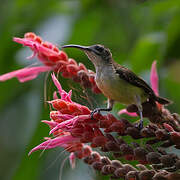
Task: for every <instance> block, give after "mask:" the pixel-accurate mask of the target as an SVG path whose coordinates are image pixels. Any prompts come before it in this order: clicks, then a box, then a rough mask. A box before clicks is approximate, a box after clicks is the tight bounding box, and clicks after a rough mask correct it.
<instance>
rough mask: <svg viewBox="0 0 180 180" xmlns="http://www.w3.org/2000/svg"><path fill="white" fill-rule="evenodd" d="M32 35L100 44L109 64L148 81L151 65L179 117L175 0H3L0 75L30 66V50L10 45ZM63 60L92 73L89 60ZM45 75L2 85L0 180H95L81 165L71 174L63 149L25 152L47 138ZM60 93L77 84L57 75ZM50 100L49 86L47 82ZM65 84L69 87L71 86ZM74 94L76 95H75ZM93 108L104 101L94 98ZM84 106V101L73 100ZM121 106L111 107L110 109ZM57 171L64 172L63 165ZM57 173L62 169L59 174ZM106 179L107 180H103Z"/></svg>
mask: <svg viewBox="0 0 180 180" xmlns="http://www.w3.org/2000/svg"><path fill="white" fill-rule="evenodd" d="M29 31H32V32H35V33H36V34H38V35H40V36H41V37H42V38H43V39H45V40H48V41H51V42H53V43H55V44H57V45H63V44H68V43H74V44H81V45H92V44H97V43H100V44H104V45H105V46H107V47H109V48H110V49H111V50H112V53H113V57H114V59H115V60H116V61H117V62H119V63H121V64H123V65H125V66H127V67H129V68H131V69H132V70H133V71H134V72H136V73H137V74H138V75H140V76H142V77H143V78H144V79H146V80H147V81H149V73H150V67H151V64H152V62H153V60H155V59H156V60H157V62H158V63H157V65H158V73H159V76H160V95H161V96H163V97H167V98H169V99H171V100H172V101H174V104H173V105H171V106H169V109H170V110H171V111H172V112H180V110H179V107H180V84H179V83H180V1H179V0H147V1H142V0H121V1H120V0H7V1H1V6H0V74H3V73H6V72H10V71H12V70H15V69H19V68H22V67H24V66H27V65H28V64H31V63H32V61H33V62H35V61H36V60H31V61H30V60H26V59H25V58H26V57H27V56H29V55H30V54H31V52H30V50H29V49H28V48H23V47H22V46H21V45H19V44H16V43H15V42H13V41H12V37H14V36H16V37H23V35H24V33H25V32H29ZM66 52H67V53H68V55H69V57H73V58H74V59H76V60H77V61H78V62H83V63H84V64H85V65H86V67H88V68H89V69H94V68H93V66H92V64H91V63H90V62H89V61H88V59H87V57H86V56H85V55H84V54H83V53H82V52H79V51H77V50H70V49H69V50H67V51H66ZM44 77H45V74H44V75H42V74H41V75H40V76H39V77H38V78H37V79H35V80H33V81H30V82H26V83H24V84H20V83H19V82H18V81H17V79H12V80H9V81H7V82H3V83H2V82H1V83H0V180H11V179H12V180H24V179H26V180H28V179H29V180H49V179H51V180H58V179H60V175H61V179H62V180H65V179H66V180H84V179H86V180H93V179H99V180H100V179H105V177H103V176H100V175H96V174H95V173H94V171H93V170H92V169H91V168H89V167H87V166H86V165H85V164H83V163H82V161H79V162H78V163H77V166H76V168H75V170H71V168H70V165H69V163H68V161H66V162H65V163H64V165H63V161H64V159H65V158H66V157H68V153H66V152H62V149H61V148H56V149H54V150H47V151H45V152H44V153H41V152H35V153H33V154H32V155H31V156H30V157H29V156H28V152H29V151H30V150H31V149H32V148H33V147H34V146H36V145H38V144H39V143H41V142H42V140H43V137H45V136H48V130H49V129H48V127H47V126H46V125H44V124H42V123H41V122H40V120H43V119H47V120H48V119H49V109H48V107H47V106H45V105H44V94H43V89H44ZM60 81H61V83H62V85H63V88H65V89H66V90H69V89H70V88H71V87H72V86H75V89H76V90H75V91H74V96H73V97H74V99H75V100H77V101H78V97H77V95H78V91H80V92H81V93H82V90H81V89H80V87H79V86H77V85H75V84H72V82H71V81H70V80H66V79H63V78H60ZM46 83H47V87H48V93H47V94H48V96H51V94H50V92H51V89H53V88H54V87H53V84H52V82H51V80H50V78H49V80H48V81H47V82H46ZM69 84H71V87H70V86H69ZM75 94H76V95H75ZM98 97H99V98H100V99H99V102H98V104H102V103H103V101H104V100H103V96H102V95H98ZM79 101H80V102H81V103H84V104H86V102H85V100H84V101H83V100H82V99H80V100H79ZM119 107H122V106H120V105H117V106H116V109H115V111H117V110H118V108H119ZM61 167H63V169H62V168H61ZM60 169H62V170H60ZM106 179H107V178H106Z"/></svg>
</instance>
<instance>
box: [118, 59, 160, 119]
mask: <svg viewBox="0 0 180 180" xmlns="http://www.w3.org/2000/svg"><path fill="white" fill-rule="evenodd" d="M150 82H151V87H152V89H153V91H154V92H155V94H156V95H157V96H158V95H159V90H158V89H159V88H158V84H159V79H158V74H157V69H156V61H154V62H153V63H152V66H151V75H150ZM158 106H159V107H161V106H162V105H161V104H158ZM121 114H127V115H129V116H133V117H135V116H137V114H136V113H134V112H128V111H127V110H126V109H121V110H120V111H119V112H118V115H121Z"/></svg>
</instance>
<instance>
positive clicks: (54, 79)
mask: <svg viewBox="0 0 180 180" xmlns="http://www.w3.org/2000/svg"><path fill="white" fill-rule="evenodd" d="M51 77H52V80H53V82H54V85H55V86H56V87H57V89H58V91H59V93H60V94H61V93H62V92H63V91H64V90H63V89H62V86H61V84H60V83H59V81H58V80H57V78H56V76H55V74H54V73H52V74H51Z"/></svg>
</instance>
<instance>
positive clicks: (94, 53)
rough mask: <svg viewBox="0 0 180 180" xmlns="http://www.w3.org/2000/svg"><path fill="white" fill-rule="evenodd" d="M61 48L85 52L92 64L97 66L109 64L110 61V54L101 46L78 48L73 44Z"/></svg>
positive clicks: (78, 46)
mask: <svg viewBox="0 0 180 180" xmlns="http://www.w3.org/2000/svg"><path fill="white" fill-rule="evenodd" d="M62 48H77V49H80V50H82V51H84V52H85V54H86V55H87V56H88V58H89V59H90V60H91V61H92V63H93V64H94V65H95V67H97V66H102V65H104V64H106V63H109V62H110V61H111V59H112V54H111V52H110V50H109V49H107V48H105V47H104V46H103V45H100V44H96V45H92V46H80V45H75V44H70V45H65V46H62Z"/></svg>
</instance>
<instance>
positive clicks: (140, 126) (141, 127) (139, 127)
mask: <svg viewBox="0 0 180 180" xmlns="http://www.w3.org/2000/svg"><path fill="white" fill-rule="evenodd" d="M143 127H144V126H143V121H141V120H140V122H139V123H138V124H137V125H136V128H138V130H141V129H143Z"/></svg>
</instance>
